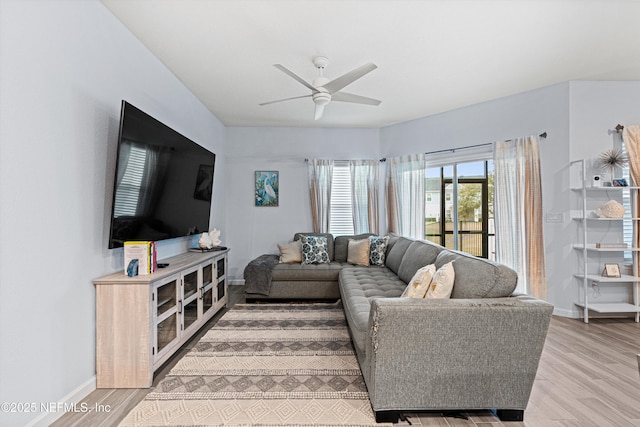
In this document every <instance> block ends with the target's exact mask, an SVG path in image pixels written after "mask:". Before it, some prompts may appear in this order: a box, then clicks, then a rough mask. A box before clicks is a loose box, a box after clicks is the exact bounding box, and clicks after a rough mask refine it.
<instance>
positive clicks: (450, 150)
mask: <svg viewBox="0 0 640 427" xmlns="http://www.w3.org/2000/svg"><path fill="white" fill-rule="evenodd" d="M618 126H619V127H622V126H620V125H618ZM617 129H618V128H617V127H616V130H617ZM538 136H539V137H540V138H546V137H547V132H546V131H545V132H542V133H541V134H540V135H538ZM507 141H512V140H511V139H507ZM487 145H493V142H487V143H484V144H475V145H467V146H466V147H459V148H447V149H445V150H436V151H428V152H426V153H424V154H435V153H446V152H447V151H448V152H451V153H455V152H456V151H457V150H466V149H468V148H477V147H486V146H487ZM343 161H347V160H343ZM386 161H387V158H386V157H383V158H381V159H380V162H386ZM304 162H305V163H307V162H309V159H304Z"/></svg>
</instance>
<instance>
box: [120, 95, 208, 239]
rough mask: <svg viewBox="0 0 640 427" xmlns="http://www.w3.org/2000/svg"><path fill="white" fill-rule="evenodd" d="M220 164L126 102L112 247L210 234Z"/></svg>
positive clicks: (196, 146) (185, 139) (176, 133)
mask: <svg viewBox="0 0 640 427" xmlns="http://www.w3.org/2000/svg"><path fill="white" fill-rule="evenodd" d="M215 160H216V155H215V154H214V153H212V152H211V151H209V150H207V149H205V148H203V147H201V146H200V145H198V144H196V143H195V142H193V141H191V140H190V139H188V138H186V137H185V136H183V135H181V134H179V133H178V132H176V131H174V130H173V129H171V128H169V127H168V126H166V125H164V124H162V123H160V122H159V121H158V120H156V119H154V118H153V117H151V116H149V115H148V114H146V113H144V112H143V111H141V110H139V109H138V108H136V107H134V106H133V105H131V104H129V103H128V102H126V101H122V110H121V115H120V132H119V138H118V153H117V161H116V172H115V182H114V192H113V204H112V212H111V228H110V234H109V248H110V249H111V248H117V247H121V246H123V244H124V242H125V241H131V240H151V241H158V240H164V239H172V238H174V237H182V236H187V235H192V234H198V233H202V232H204V231H209V216H210V212H211V193H212V188H213V172H214V167H215Z"/></svg>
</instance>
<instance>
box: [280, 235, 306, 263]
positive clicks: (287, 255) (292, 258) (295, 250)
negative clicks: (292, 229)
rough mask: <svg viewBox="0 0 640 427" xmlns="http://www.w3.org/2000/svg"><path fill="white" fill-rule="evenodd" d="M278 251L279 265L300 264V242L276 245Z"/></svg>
mask: <svg viewBox="0 0 640 427" xmlns="http://www.w3.org/2000/svg"><path fill="white" fill-rule="evenodd" d="M278 249H279V250H280V262H281V263H292V262H297V263H300V262H302V242H301V241H300V240H296V241H294V242H290V243H286V244H284V245H278Z"/></svg>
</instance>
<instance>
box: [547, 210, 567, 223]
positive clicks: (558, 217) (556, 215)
mask: <svg viewBox="0 0 640 427" xmlns="http://www.w3.org/2000/svg"><path fill="white" fill-rule="evenodd" d="M545 222H548V223H556V224H558V223H564V212H547V214H546V216H545Z"/></svg>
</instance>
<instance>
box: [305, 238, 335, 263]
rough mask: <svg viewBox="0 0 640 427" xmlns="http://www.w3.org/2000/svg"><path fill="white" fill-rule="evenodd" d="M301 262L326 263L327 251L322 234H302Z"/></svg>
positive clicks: (327, 258)
mask: <svg viewBox="0 0 640 427" xmlns="http://www.w3.org/2000/svg"><path fill="white" fill-rule="evenodd" d="M300 240H301V241H302V264H328V263H329V251H328V248H327V238H326V237H324V236H302V237H301V238H300Z"/></svg>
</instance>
